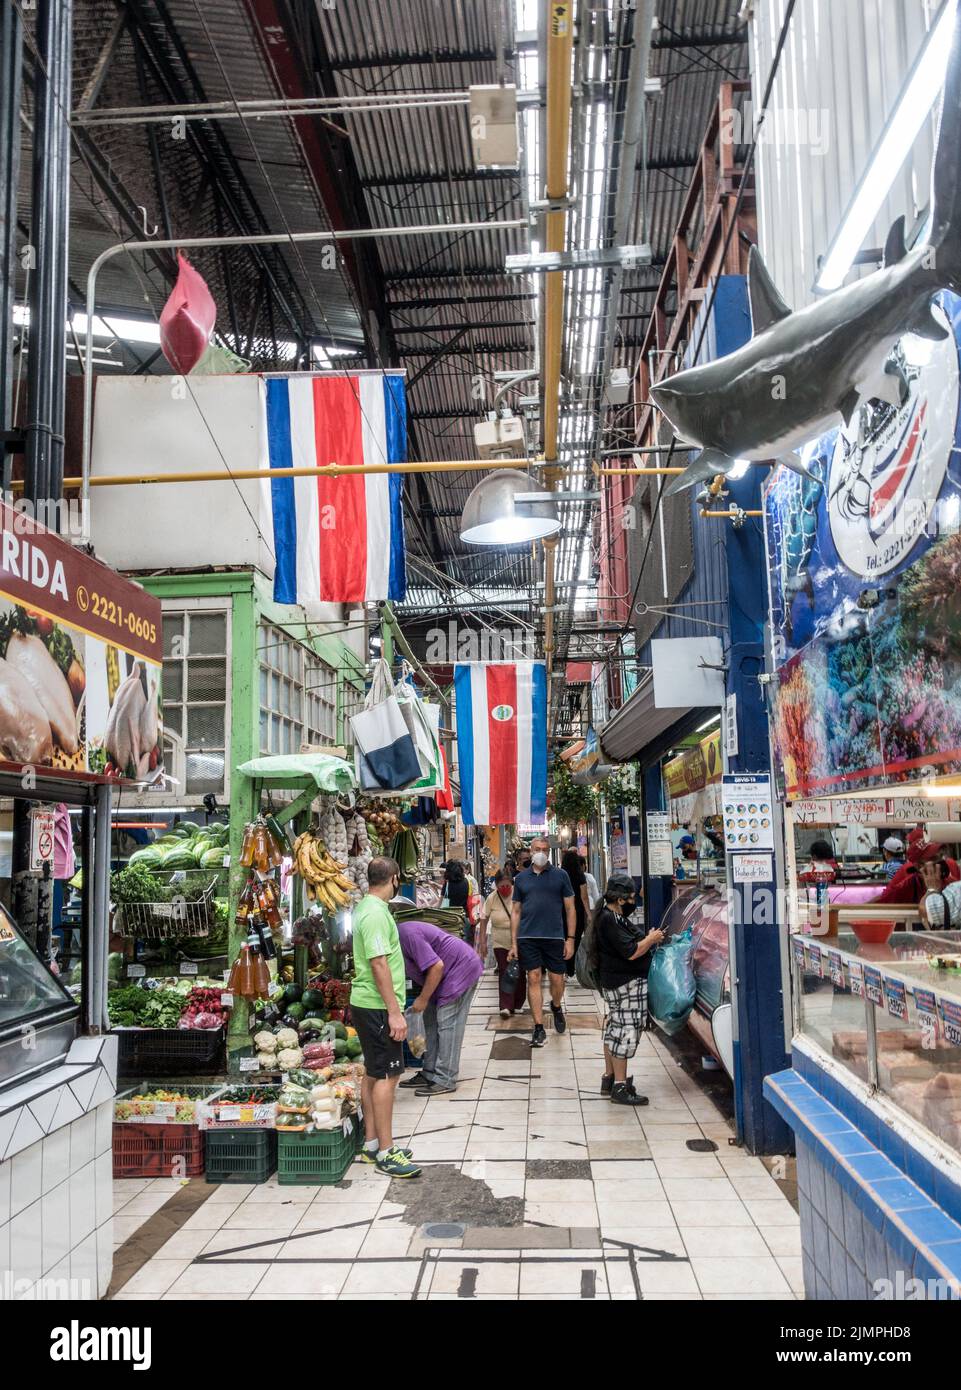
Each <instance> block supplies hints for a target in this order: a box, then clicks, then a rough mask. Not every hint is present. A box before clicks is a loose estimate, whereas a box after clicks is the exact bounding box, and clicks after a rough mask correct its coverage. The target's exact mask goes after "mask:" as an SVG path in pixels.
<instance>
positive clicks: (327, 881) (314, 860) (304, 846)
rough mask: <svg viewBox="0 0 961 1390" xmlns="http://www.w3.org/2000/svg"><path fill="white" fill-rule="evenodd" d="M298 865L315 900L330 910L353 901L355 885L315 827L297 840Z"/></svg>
mask: <svg viewBox="0 0 961 1390" xmlns="http://www.w3.org/2000/svg"><path fill="white" fill-rule="evenodd" d="M294 866H295V868H296V871H297V873H299V874H300V876H301V878H302V879H303V880H304V883H305V885H306V888H307V896H308V898H310V900H311V901H312V902H318V903H320V905H321V907H323V908H326V909H327V911H328V912H336V911H337V910H338V909H339V908H341V907H346V906H347V904H348V903H349V902H350V893H351V889H352V888H353V886H354V885H353V884H352V883H351V881H350V879H349V878H348V877H347V875H346V874H345V873H344V871H343V868H342V866H341V865H340V864H338V862H337V860H336V859H334V858H333V857H332V855H331V854H330V852H329V850H328V849H327V846H326V845H325V844H324V842H323V840H321V839H320V838H319V837H318V836H317V835H315V834H314V832H313V831H312V830H305V831H304V833H303V834H302V835H298V836H297V839H296V840H295V841H294Z"/></svg>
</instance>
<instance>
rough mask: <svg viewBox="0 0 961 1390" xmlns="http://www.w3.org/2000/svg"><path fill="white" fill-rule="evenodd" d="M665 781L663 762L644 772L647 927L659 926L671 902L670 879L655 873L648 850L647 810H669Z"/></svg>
mask: <svg viewBox="0 0 961 1390" xmlns="http://www.w3.org/2000/svg"><path fill="white" fill-rule="evenodd" d="M666 810H667V806H666V804H665V801H664V782H663V779H662V777H661V766H660V763H652V764H651V766H650V767H646V768H645V769H644V771H643V772H642V773H641V854H642V856H643V860H644V922H645V924H646V925H647V926H648V927H657V926H660V923H661V918H662V917H663V916H664V914H665V912H666V911H667V909H668V908H669V907H670V905H671V880H670V879H665V878H664V876H663V875H662V874H652V873H651V871H650V861H649V858H648V853H647V813H648V811H666Z"/></svg>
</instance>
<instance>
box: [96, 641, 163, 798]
mask: <svg viewBox="0 0 961 1390" xmlns="http://www.w3.org/2000/svg"><path fill="white" fill-rule="evenodd" d="M144 670H145V667H144V663H143V662H142V661H138V662H137V663H136V664H135V666H134V669H133V671H132V673H131V674H130V675H129V676H128V677H127V679H126V680H125V681H122V682H121V684H120V686H119V687H118V689H117V693H116V695H115V696H114V700H113V704H112V705H111V706H110V714H109V717H108V719H107V728H106V731H105V733H104V736H103V744H104V748H105V749H106V750H107V753H108V754H109V756H110V758H111V760H112V762H113V763H114V766H115V767H117V768H119V769H120V770H121V771H122V772H126V771H127V770H128V769H129V768H133V769H134V772H135V775H136V776H137V777H138V778H140V779H143V778H144V777H146V776H147V773H148V772H149V770H150V755H151V753H152V752H153V750H154V747H155V746H156V743H157V738H158V734H159V729H160V717H159V712H158V708H157V686H156V683H155V684H154V685H153V686H152V688H151V691H150V695H149V697H148V696H147V695H145V694H144V682H143V673H144Z"/></svg>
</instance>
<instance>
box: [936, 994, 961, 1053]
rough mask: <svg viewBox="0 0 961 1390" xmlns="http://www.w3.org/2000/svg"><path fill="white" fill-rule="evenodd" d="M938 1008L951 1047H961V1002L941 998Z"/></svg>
mask: <svg viewBox="0 0 961 1390" xmlns="http://www.w3.org/2000/svg"><path fill="white" fill-rule="evenodd" d="M938 1009H939V1011H940V1014H941V1023H942V1025H943V1028H944V1040H945V1042H946V1043H948V1044H949V1046H951V1047H961V1004H958V1003H957V1002H956V1001H955V1000H953V999H939V1000H938Z"/></svg>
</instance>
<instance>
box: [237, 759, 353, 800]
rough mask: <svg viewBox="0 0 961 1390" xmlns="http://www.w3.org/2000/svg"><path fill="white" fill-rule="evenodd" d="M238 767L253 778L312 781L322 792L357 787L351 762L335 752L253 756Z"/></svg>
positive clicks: (284, 781)
mask: <svg viewBox="0 0 961 1390" xmlns="http://www.w3.org/2000/svg"><path fill="white" fill-rule="evenodd" d="M237 771H238V772H242V773H243V775H244V776H245V777H250V778H251V779H252V780H257V781H262V782H283V783H284V784H285V785H287V786H296V785H299V784H300V783H302V782H313V783H314V784H315V786H316V787H317V790H318V791H321V792H352V791H355V790H356V788H357V778H356V776H355V774H354V769H353V768H352V767H351V765H350V763H346V762H344V760H343V758H335V757H334V755H333V754H332V753H280V754H276V755H274V756H272V757H265V758H251V759H250V761H249V762H246V763H241V765H240V767H239V768H238V769H237Z"/></svg>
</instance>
